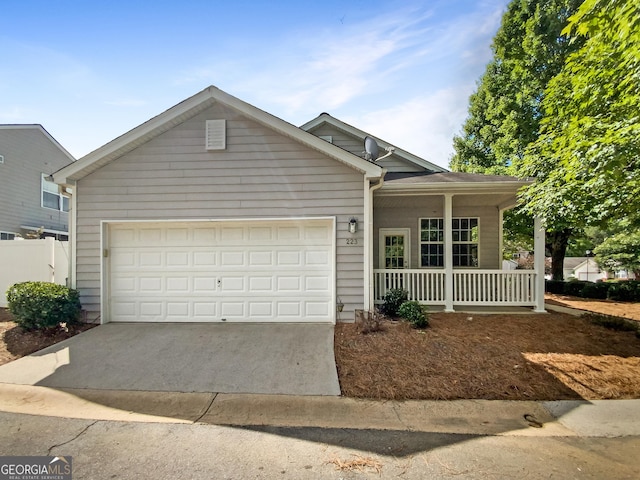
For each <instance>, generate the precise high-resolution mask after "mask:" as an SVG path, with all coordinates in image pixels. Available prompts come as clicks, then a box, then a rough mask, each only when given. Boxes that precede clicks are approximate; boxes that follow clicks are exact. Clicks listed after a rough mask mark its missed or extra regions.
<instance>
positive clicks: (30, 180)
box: [0, 125, 75, 240]
mask: <svg viewBox="0 0 640 480" xmlns="http://www.w3.org/2000/svg"><path fill="white" fill-rule="evenodd" d="M74 161H75V159H74V158H73V157H72V156H71V154H69V152H67V151H66V150H65V149H64V148H63V147H62V146H61V145H60V144H59V143H58V142H57V141H56V140H55V139H54V138H53V137H52V136H51V135H50V134H49V132H47V131H46V130H45V129H44V128H43V127H42V125H0V178H1V179H2V188H0V203H1V204H2V209H0V240H13V239H14V238H16V237H21V236H22V237H26V236H28V235H29V234H39V235H40V236H47V237H55V238H56V239H57V240H67V239H68V235H69V213H68V212H69V199H68V198H66V197H65V196H63V195H62V194H61V193H60V189H59V188H58V185H56V184H55V183H54V182H52V181H51V179H50V177H49V176H50V175H51V174H52V173H53V172H54V171H56V170H59V169H60V168H62V167H63V166H65V165H68V164H69V163H70V162H74Z"/></svg>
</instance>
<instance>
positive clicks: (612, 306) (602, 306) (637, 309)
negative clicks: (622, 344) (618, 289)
mask: <svg viewBox="0 0 640 480" xmlns="http://www.w3.org/2000/svg"><path fill="white" fill-rule="evenodd" d="M544 298H545V302H546V303H550V304H551V305H560V306H563V307H570V308H576V309H578V310H585V311H589V312H595V313H601V314H603V315H613V316H617V317H623V318H628V319H630V320H638V321H640V303H630V302H616V301H614V300H596V299H593V298H580V297H572V296H570V295H557V294H553V293H546V294H545V295H544Z"/></svg>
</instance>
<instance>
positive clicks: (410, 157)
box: [300, 113, 448, 172]
mask: <svg viewBox="0 0 640 480" xmlns="http://www.w3.org/2000/svg"><path fill="white" fill-rule="evenodd" d="M325 124H328V125H331V126H332V127H334V128H337V129H338V130H342V131H343V132H345V133H347V134H349V135H352V136H354V137H356V138H359V139H360V140H362V141H364V137H366V136H370V137H373V138H375V140H376V142H378V145H379V146H380V147H382V148H383V149H386V148H388V147H393V148H394V149H395V151H394V155H396V156H398V157H400V158H402V159H404V160H407V161H409V162H411V163H413V164H415V165H418V166H420V167H422V168H425V169H427V170H430V171H432V172H447V171H448V170H447V169H446V168H442V167H440V166H438V165H436V164H434V163H431V162H428V161H427V160H425V159H424V158H421V157H418V156H417V155H414V154H413V153H409V152H407V151H406V150H403V149H401V148H398V147H396V146H395V145H392V144H390V143H389V142H385V141H384V140H382V139H380V138H378V137H374V136H373V135H370V134H368V133H367V132H365V131H363V130H360V129H359V128H356V127H354V126H352V125H349V124H348V123H345V122H343V121H342V120H338V119H337V118H335V117H332V116H331V115H329V114H328V113H321V114H320V115H318V116H317V117H316V118H314V119H313V120H311V121H309V122H307V123H305V124H304V125H301V126H300V128H301V129H302V130H305V131H307V132H310V131H312V130H315V129H316V128H318V127H321V126H322V125H325Z"/></svg>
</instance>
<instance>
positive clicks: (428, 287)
mask: <svg viewBox="0 0 640 480" xmlns="http://www.w3.org/2000/svg"><path fill="white" fill-rule="evenodd" d="M373 273H374V297H375V298H374V300H375V302H376V303H382V301H383V299H384V295H385V293H386V292H387V291H388V290H390V289H393V288H402V289H405V290H407V291H408V292H409V300H416V301H418V302H420V303H422V304H425V305H443V304H444V303H445V299H446V292H445V272H444V271H443V270H426V269H419V270H418V269H406V270H391V269H389V270H385V269H375V270H374V271H373ZM535 280H536V272H535V271H533V270H477V269H465V270H461V269H456V270H454V271H453V295H452V300H453V304H454V305H479V306H481V305H494V306H499V305H504V306H529V305H531V306H535V304H536V296H535Z"/></svg>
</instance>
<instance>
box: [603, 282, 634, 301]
mask: <svg viewBox="0 0 640 480" xmlns="http://www.w3.org/2000/svg"><path fill="white" fill-rule="evenodd" d="M608 285H609V292H608V295H607V298H609V299H610V300H616V301H619V302H640V282H639V281H637V280H635V281H634V280H627V281H624V282H615V283H614V282H611V283H609V284H608Z"/></svg>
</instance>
